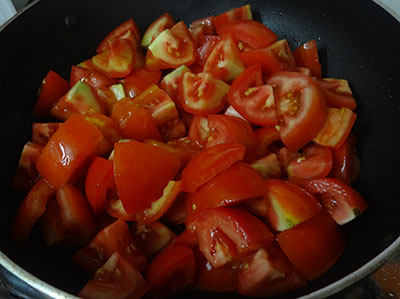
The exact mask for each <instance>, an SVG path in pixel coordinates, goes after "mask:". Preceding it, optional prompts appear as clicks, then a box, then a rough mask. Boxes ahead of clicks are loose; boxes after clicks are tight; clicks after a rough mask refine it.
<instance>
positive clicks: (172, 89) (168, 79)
mask: <svg viewBox="0 0 400 299" xmlns="http://www.w3.org/2000/svg"><path fill="white" fill-rule="evenodd" d="M187 72H190V69H189V68H188V67H187V66H185V65H181V66H180V67H178V68H177V69H175V70H173V71H172V72H170V73H169V74H168V75H166V76H165V77H164V78H163V79H162V81H161V83H160V87H161V88H162V89H163V90H165V91H166V92H167V94H168V95H169V96H170V97H171V98H172V100H173V101H174V103H175V105H176V107H178V108H180V109H182V107H181V106H182V105H181V101H180V100H179V92H180V85H181V81H182V77H183V74H185V73H187Z"/></svg>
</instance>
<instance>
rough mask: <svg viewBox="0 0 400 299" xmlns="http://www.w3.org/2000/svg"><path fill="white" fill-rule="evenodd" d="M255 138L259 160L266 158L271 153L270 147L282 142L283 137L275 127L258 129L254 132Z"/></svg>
mask: <svg viewBox="0 0 400 299" xmlns="http://www.w3.org/2000/svg"><path fill="white" fill-rule="evenodd" d="M254 137H255V139H256V151H257V158H261V157H264V156H266V155H267V154H268V153H269V152H270V150H269V146H270V145H271V144H272V143H273V142H275V141H279V140H281V135H280V134H279V131H278V130H277V129H276V128H275V127H270V128H260V129H256V130H254Z"/></svg>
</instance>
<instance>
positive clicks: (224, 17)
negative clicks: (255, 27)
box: [214, 4, 253, 31]
mask: <svg viewBox="0 0 400 299" xmlns="http://www.w3.org/2000/svg"><path fill="white" fill-rule="evenodd" d="M252 19H253V15H252V13H251V8H250V5H249V4H247V5H244V6H241V7H237V8H232V9H231V10H228V11H226V12H224V13H222V14H220V15H217V16H216V17H215V19H214V24H215V29H216V30H217V31H218V30H220V29H221V28H223V27H224V26H225V25H227V24H229V23H231V22H233V21H237V20H252Z"/></svg>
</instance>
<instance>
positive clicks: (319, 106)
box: [267, 72, 326, 151]
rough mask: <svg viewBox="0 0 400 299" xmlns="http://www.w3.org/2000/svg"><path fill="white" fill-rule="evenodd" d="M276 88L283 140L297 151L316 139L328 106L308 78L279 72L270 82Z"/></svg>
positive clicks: (268, 82)
mask: <svg viewBox="0 0 400 299" xmlns="http://www.w3.org/2000/svg"><path fill="white" fill-rule="evenodd" d="M267 84H270V85H272V86H273V87H274V90H275V102H276V105H277V109H278V115H279V116H280V118H281V119H282V122H283V123H282V125H281V126H280V130H279V132H280V134H281V140H282V142H283V143H284V144H285V145H286V147H287V148H288V149H290V150H292V151H297V150H299V149H300V148H302V147H303V146H304V145H306V144H307V143H308V142H310V141H311V139H313V138H314V137H315V136H316V135H317V134H318V132H319V131H320V130H321V129H322V127H323V126H324V123H325V119H326V104H325V101H324V98H323V96H322V95H321V93H320V92H319V89H318V88H317V87H316V86H315V84H314V83H313V81H312V80H311V79H310V78H309V77H307V76H306V75H303V74H300V73H294V72H279V73H275V74H273V75H271V76H270V77H268V78H267Z"/></svg>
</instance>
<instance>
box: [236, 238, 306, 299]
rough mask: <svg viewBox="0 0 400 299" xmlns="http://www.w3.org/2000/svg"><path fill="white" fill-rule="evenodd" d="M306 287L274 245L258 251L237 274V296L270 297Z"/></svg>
mask: <svg viewBox="0 0 400 299" xmlns="http://www.w3.org/2000/svg"><path fill="white" fill-rule="evenodd" d="M306 285H307V281H306V280H305V279H304V277H302V276H301V275H300V274H299V273H298V272H297V271H296V270H294V269H293V266H292V265H291V264H290V262H289V261H288V259H287V258H286V257H285V255H284V254H283V253H282V251H281V250H280V249H279V247H278V246H276V245H275V244H274V245H273V246H270V247H268V248H267V249H263V248H261V249H259V250H258V251H257V252H256V253H255V254H254V255H253V256H252V257H251V259H250V260H249V261H248V262H246V263H245V264H244V266H243V265H242V267H241V269H240V270H239V273H238V292H239V294H242V295H246V296H254V297H270V296H275V295H278V294H282V293H285V292H289V291H291V290H295V289H298V288H301V287H304V286H306Z"/></svg>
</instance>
